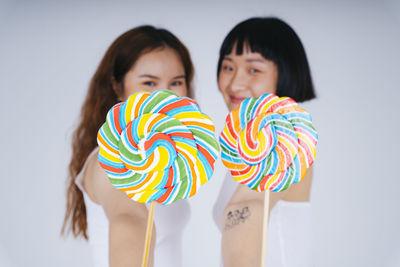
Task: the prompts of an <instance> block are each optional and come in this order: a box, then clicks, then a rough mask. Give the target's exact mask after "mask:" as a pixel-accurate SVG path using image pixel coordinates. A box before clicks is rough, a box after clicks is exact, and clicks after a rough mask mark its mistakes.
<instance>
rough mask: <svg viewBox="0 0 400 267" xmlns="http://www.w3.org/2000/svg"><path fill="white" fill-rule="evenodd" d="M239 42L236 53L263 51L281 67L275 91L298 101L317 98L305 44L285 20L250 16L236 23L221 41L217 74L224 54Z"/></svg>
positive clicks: (267, 57) (264, 54)
mask: <svg viewBox="0 0 400 267" xmlns="http://www.w3.org/2000/svg"><path fill="white" fill-rule="evenodd" d="M235 44H236V54H237V55H241V54H242V53H243V49H249V48H250V51H251V52H258V53H260V54H261V55H262V56H263V57H264V58H265V59H268V60H271V61H273V62H274V63H275V64H276V66H277V68H278V85H277V91H276V94H277V95H278V96H281V97H282V96H288V97H291V98H293V99H294V100H295V101H297V102H303V101H306V100H310V99H313V98H315V92H314V86H313V82H312V79H311V72H310V67H309V65H308V61H307V57H306V52H305V50H304V47H303V45H302V43H301V41H300V39H299V37H298V36H297V34H296V33H295V31H294V30H293V29H292V28H291V27H290V26H289V25H288V24H287V23H285V22H284V21H282V20H280V19H278V18H273V17H267V18H250V19H247V20H245V21H243V22H241V23H239V24H238V25H236V26H235V27H234V28H233V29H232V30H231V31H230V32H229V34H228V35H227V36H226V38H225V40H224V42H223V43H222V46H221V49H220V52H219V60H218V69H217V77H219V73H220V71H221V64H222V61H223V59H224V57H225V56H226V55H228V54H230V53H231V52H232V49H233V47H234V45H235Z"/></svg>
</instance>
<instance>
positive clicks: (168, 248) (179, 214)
mask: <svg viewBox="0 0 400 267" xmlns="http://www.w3.org/2000/svg"><path fill="white" fill-rule="evenodd" d="M98 151H99V148H98V147H97V148H96V149H94V150H93V151H92V152H91V153H90V155H89V156H88V158H87V159H86V162H85V164H84V166H83V168H82V170H81V172H80V173H79V174H78V176H77V177H76V179H75V183H76V185H77V186H78V187H79V189H80V190H81V191H82V193H83V197H84V199H85V206H86V217H87V225H88V227H87V232H88V236H89V241H88V242H89V245H90V248H91V252H92V260H93V267H106V266H107V267H108V266H109V256H108V253H109V249H108V247H109V237H108V231H109V229H108V226H109V223H108V219H107V217H106V214H105V212H104V210H103V208H102V206H101V205H99V204H97V203H95V202H93V201H92V200H91V199H90V197H89V196H88V195H87V194H86V192H85V190H84V188H83V175H84V173H85V170H86V167H87V163H88V161H89V158H90V157H92V156H97V153H98ZM146 207H147V208H148V207H149V205H147V204H146ZM189 217H190V207H189V204H188V202H187V201H186V200H182V199H180V200H177V201H176V202H174V203H172V204H171V205H160V204H158V203H157V204H156V205H155V208H154V224H155V227H156V231H157V235H156V245H155V249H154V266H155V267H159V266H163V267H181V266H182V235H183V230H184V228H185V226H186V225H187V223H188V221H189Z"/></svg>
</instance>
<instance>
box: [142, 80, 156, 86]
mask: <svg viewBox="0 0 400 267" xmlns="http://www.w3.org/2000/svg"><path fill="white" fill-rule="evenodd" d="M143 84H144V85H147V86H156V83H155V82H152V81H147V82H144V83H143Z"/></svg>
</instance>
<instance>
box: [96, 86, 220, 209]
mask: <svg viewBox="0 0 400 267" xmlns="http://www.w3.org/2000/svg"><path fill="white" fill-rule="evenodd" d="M214 132H215V128H214V125H213V123H212V121H211V119H210V118H209V117H208V116H206V115H205V114H203V113H201V111H200V108H199V106H198V105H197V103H196V102H195V101H194V100H192V99H190V98H186V97H183V98H180V97H178V96H176V95H175V94H174V93H172V92H171V91H168V90H161V91H157V92H155V93H153V94H150V93H148V92H144V91H142V92H139V93H135V94H133V95H131V96H130V97H129V98H128V99H127V100H126V102H122V103H119V104H117V105H115V106H114V107H112V108H111V109H110V111H109V112H108V114H107V119H106V122H105V123H104V124H103V126H102V127H101V128H100V130H99V132H98V135H97V142H98V144H99V146H100V151H99V156H98V158H99V161H100V165H101V166H102V167H103V168H104V170H105V171H106V172H107V175H108V177H109V180H110V182H111V184H113V185H114V186H115V187H116V188H118V189H120V190H122V191H124V192H126V193H127V194H128V196H129V197H130V198H131V199H133V200H135V201H138V202H142V203H149V202H152V201H157V202H158V203H161V204H170V203H172V202H174V201H175V200H177V199H181V198H189V197H191V196H193V195H194V194H196V192H197V190H198V188H199V186H200V185H202V184H204V183H206V182H207V181H208V180H209V179H210V178H211V175H212V173H213V170H214V162H215V160H216V159H217V156H218V153H219V146H218V143H217V141H216V140H215V139H214Z"/></svg>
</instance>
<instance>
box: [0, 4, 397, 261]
mask: <svg viewBox="0 0 400 267" xmlns="http://www.w3.org/2000/svg"><path fill="white" fill-rule="evenodd" d="M399 7H400V4H399V2H397V1H380V2H379V3H376V2H373V1H335V2H331V3H328V2H326V3H322V2H317V1H301V3H299V1H254V0H247V1H220V2H218V3H213V2H212V1H209V2H205V1H198V2H188V1H185V2H183V1H182V2H180V1H169V2H168V3H167V1H151V2H146V3H144V2H143V1H125V2H123V1H119V2H116V1H114V2H105V1H104V2H99V1H93V2H91V1H90V2H85V3H82V2H78V1H76V2H71V1H68V2H67V1H65V2H58V3H55V2H53V1H25V2H24V1H10V0H2V1H0V89H1V90H0V99H1V105H0V114H1V116H0V118H1V131H0V135H1V138H0V140H1V141H0V142H1V143H0V145H1V151H2V153H1V154H0V170H1V173H2V176H3V177H2V180H1V181H2V183H1V186H0V211H1V217H0V218H1V219H0V266H10V267H20V266H21V267H22V266H59V267H64V266H77V267H79V266H90V265H89V256H88V253H89V248H88V246H87V244H86V243H85V242H84V241H83V240H74V239H72V238H71V237H69V238H61V237H60V235H59V232H60V227H61V223H62V219H63V215H64V206H65V180H66V177H67V165H68V162H69V157H70V154H71V150H70V137H71V133H72V131H73V129H74V126H75V123H76V122H77V117H78V114H79V109H80V107H81V104H82V102H83V98H84V96H85V94H86V90H87V86H88V83H89V80H90V78H91V76H92V75H93V73H94V70H95V68H96V67H97V65H98V63H99V61H100V59H101V57H102V56H103V54H104V52H105V50H106V49H107V47H108V46H109V45H110V44H111V42H112V41H113V40H114V39H115V38H116V37H117V36H118V35H120V34H121V33H122V32H124V31H126V30H128V29H130V28H132V27H134V26H137V25H140V24H153V25H155V26H160V27H165V28H167V29H169V30H171V31H172V32H173V33H175V34H176V35H177V36H178V37H179V38H181V40H182V41H183V42H184V43H185V44H186V45H187V46H188V48H189V50H190V51H191V54H192V58H193V61H194V64H195V68H196V77H195V87H196V94H197V99H198V101H199V103H200V105H201V107H202V109H203V110H204V112H205V113H207V114H209V115H210V116H211V117H212V118H213V119H214V120H215V123H216V125H217V129H218V131H219V130H220V129H221V128H222V126H223V122H224V119H225V116H226V113H227V109H226V108H225V105H224V103H223V100H222V97H221V96H220V94H219V92H218V89H217V86H216V73H215V70H216V62H217V56H218V49H219V46H220V44H221V42H222V40H223V38H224V37H225V35H226V34H227V32H228V31H229V30H230V29H231V28H232V27H233V26H234V25H235V24H236V23H238V22H239V21H241V20H243V19H245V18H248V17H250V16H264V15H274V16H278V17H280V18H282V19H284V20H286V21H287V22H288V23H289V24H290V25H292V26H293V27H294V29H295V30H296V31H297V33H298V34H299V36H300V38H301V39H302V41H303V43H304V45H305V48H306V51H307V53H308V57H309V61H310V65H311V68H312V74H313V78H314V83H315V87H316V90H317V94H318V99H316V100H313V101H311V102H309V103H306V104H305V105H304V107H305V108H306V109H308V110H309V111H310V112H311V114H312V115H313V119H314V123H315V125H316V127H317V129H318V131H319V134H320V142H319V145H318V154H317V161H316V164H315V177H314V183H313V189H312V203H313V209H314V210H313V240H314V251H313V252H314V262H315V266H328V267H330V266H332V267H333V266H335V267H336V266H400V258H399V256H398V255H399V254H400V242H399V240H400V231H399V230H398V225H399V224H400V213H399V208H398V204H399V200H400V197H399V194H398V191H397V190H398V188H399V185H400V182H399V180H400V179H399V178H400V175H399V172H398V170H397V166H398V164H399V163H398V154H399V151H400V145H399V144H400V142H399V140H398V139H397V138H398V136H399V134H400V127H399V119H398V114H399V112H398V106H399V104H398V100H397V99H398V97H400V93H399V89H400V88H399V83H398V77H400V67H399V62H400V53H399V50H398V49H399V47H400V31H399V27H400V15H399V14H400V12H399V11H400V8H399ZM224 173H225V170H224V169H223V167H222V164H220V163H218V164H217V167H216V172H215V175H214V176H213V179H212V181H210V182H209V183H208V184H207V185H205V186H204V187H203V188H202V190H201V191H200V192H199V194H198V195H196V196H195V197H193V198H192V199H191V200H190V204H191V209H192V216H191V220H190V224H189V225H188V227H187V228H186V231H185V237H184V266H218V263H219V251H220V250H219V241H220V237H219V232H218V230H217V228H216V226H215V224H214V222H213V220H212V216H211V211H212V206H213V204H214V202H215V200H216V197H217V194H218V192H219V190H220V187H221V184H222V177H223V175H224Z"/></svg>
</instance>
